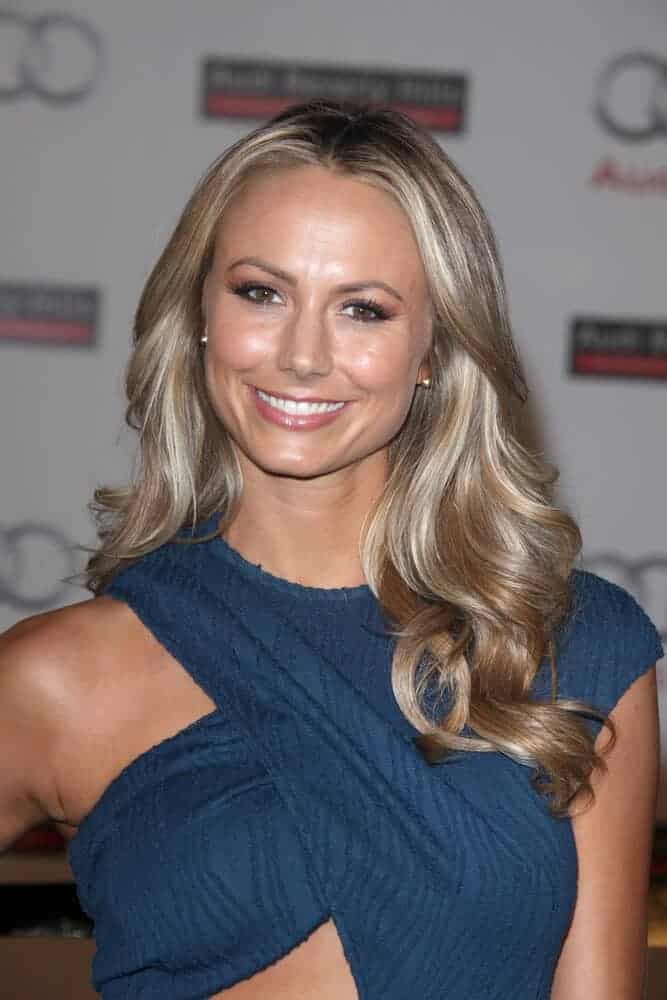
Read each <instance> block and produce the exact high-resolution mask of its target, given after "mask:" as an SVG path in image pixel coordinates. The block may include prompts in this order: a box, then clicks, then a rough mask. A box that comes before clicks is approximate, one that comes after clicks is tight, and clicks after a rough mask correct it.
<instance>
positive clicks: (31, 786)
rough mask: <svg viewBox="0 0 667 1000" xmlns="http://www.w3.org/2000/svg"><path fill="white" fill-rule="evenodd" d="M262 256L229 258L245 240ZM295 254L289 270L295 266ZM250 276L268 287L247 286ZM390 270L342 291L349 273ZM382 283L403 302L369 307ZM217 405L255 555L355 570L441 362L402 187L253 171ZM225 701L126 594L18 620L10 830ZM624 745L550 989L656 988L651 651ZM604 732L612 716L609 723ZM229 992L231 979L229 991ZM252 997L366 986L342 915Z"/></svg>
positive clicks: (325, 993)
mask: <svg viewBox="0 0 667 1000" xmlns="http://www.w3.org/2000/svg"><path fill="white" fill-rule="evenodd" d="M244 256H253V257H255V258H261V260H262V261H263V262H264V263H263V266H262V267H260V266H259V265H258V264H257V263H254V264H248V263H245V264H243V265H239V266H237V267H234V268H231V265H232V263H233V262H234V261H235V260H237V259H238V258H239V257H244ZM266 265H268V266H269V267H272V268H274V269H275V268H276V267H278V268H280V269H281V271H283V272H286V273H288V274H289V275H290V276H291V279H292V281H288V280H287V279H286V278H285V277H284V276H283V277H277V276H276V275H275V274H272V273H270V272H269V271H267V270H266ZM242 281H243V282H246V281H252V283H253V284H255V285H261V286H265V287H268V289H270V290H271V291H269V292H267V291H263V292H261V293H260V292H255V293H253V295H254V297H255V298H257V297H259V298H265V299H267V300H268V304H267V305H261V304H259V303H258V302H256V301H255V302H253V301H252V297H250V298H248V297H246V298H242V297H241V296H240V295H238V294H236V293H235V292H234V290H233V286H234V285H239V284H240V283H241V282H242ZM366 281H376V282H377V281H382V282H384V283H385V284H387V285H390V286H392V288H394V289H395V291H396V292H398V294H399V296H400V299H399V298H396V297H395V296H394V295H392V294H391V293H390V292H388V291H387V290H386V289H385V288H380V287H376V286H374V287H373V288H370V289H366V290H364V291H363V292H355V293H350V292H341V291H340V289H339V287H338V286H339V285H340V284H343V283H344V284H349V283H353V282H354V283H358V282H366ZM369 294H371V295H372V297H373V298H374V299H376V300H377V302H378V304H380V305H381V306H382V307H383V308H385V309H386V310H387V311H388V312H389V314H390V318H388V319H387V320H385V321H382V322H380V321H374V320H370V319H368V316H369V313H368V312H367V311H365V310H364V308H363V307H359V306H358V305H356V306H355V305H354V303H355V302H357V303H358V302H359V300H360V299H362V298H364V297H367V296H368V295H369ZM202 305H203V309H204V313H205V316H206V320H207V324H208V343H207V345H206V349H205V354H204V365H205V371H206V382H207V386H208V391H209V394H210V398H211V401H212V403H213V405H214V407H215V409H216V411H217V413H218V414H219V416H220V419H221V420H222V421H223V423H224V424H225V426H226V427H227V429H228V431H229V433H230V435H231V437H232V439H233V441H234V446H235V448H236V451H237V454H238V457H239V461H240V464H241V468H242V472H243V479H244V490H243V498H242V502H241V505H240V510H239V513H238V516H237V518H236V519H235V520H234V522H233V524H232V525H231V526H230V528H229V530H228V533H227V538H228V541H229V542H230V544H232V545H233V546H234V547H235V548H236V549H237V550H238V551H239V552H240V553H241V554H242V555H243V556H244V557H245V558H246V559H249V560H251V561H253V562H258V563H261V564H262V566H264V567H265V568H266V569H267V570H268V571H269V572H271V573H273V574H275V575H277V576H282V577H283V578H285V579H289V580H292V581H294V582H297V583H303V584H306V585H310V586H321V587H334V586H355V585H356V584H358V583H360V582H362V580H363V575H362V571H361V566H360V563H359V556H358V551H357V545H358V537H359V531H360V528H361V525H362V523H363V519H364V517H365V516H366V514H367V512H368V510H369V509H370V506H371V505H372V503H373V502H374V500H375V498H376V497H377V495H378V493H379V491H380V490H381V488H382V485H383V482H384V478H385V476H386V449H387V446H388V444H389V442H390V441H391V439H392V438H393V436H394V435H395V434H396V433H397V432H398V430H399V429H400V427H401V425H402V423H403V421H404V419H405V416H406V414H407V412H408V410H409V406H410V402H411V400H412V398H413V394H414V393H415V392H416V391H417V392H422V391H428V390H427V389H421V388H416V383H417V382H419V381H420V380H421V379H422V378H425V377H427V376H428V375H429V370H428V361H427V357H428V348H429V344H430V312H429V302H428V296H427V292H426V281H425V276H424V273H423V269H422V266H421V262H420V258H419V254H418V252H417V248H416V245H415V243H414V239H413V236H412V233H411V230H410V227H409V223H408V221H407V219H406V218H405V217H404V215H403V214H402V212H401V210H400V208H399V207H398V205H397V204H396V203H394V202H393V200H392V199H391V198H390V197H389V196H388V195H387V194H385V193H384V192H380V191H378V190H376V189H375V188H372V187H370V186H369V185H367V184H364V183H362V182H359V181H356V180H354V179H352V178H349V177H344V176H340V175H336V174H333V173H329V172H327V171H326V170H323V169H322V168H317V167H304V168H298V169H294V170H290V171H284V172H280V173H276V174H274V175H272V176H270V177H265V178H263V179H262V180H261V181H259V180H258V181H257V182H256V183H253V184H252V185H251V186H249V187H248V189H247V190H246V192H245V193H244V195H243V196H242V198H239V200H238V201H237V202H235V204H234V206H233V207H232V209H231V211H230V212H229V213H228V214H227V215H226V217H225V221H224V224H223V225H222V226H221V227H220V230H219V233H218V238H217V243H216V252H215V255H214V262H213V266H212V269H211V272H210V274H209V276H208V277H207V279H206V282H205V286H204V297H203V302H202ZM255 386H259V387H260V388H262V389H265V390H267V391H270V392H272V393H277V394H280V395H287V396H289V395H292V396H295V397H298V398H304V397H308V396H310V397H311V398H312V397H317V398H323V399H328V400H339V401H340V400H344V401H345V402H346V404H347V405H346V408H345V410H344V412H342V413H341V415H340V417H338V418H337V419H336V420H335V421H334V422H333V423H331V424H329V425H327V426H326V427H322V428H318V429H317V430H307V431H304V430H294V429H292V428H285V427H278V426H277V425H275V424H274V423H271V422H269V421H267V420H265V419H264V418H263V417H262V416H261V414H260V413H259V412H258V410H257V407H256V404H255V400H254V397H253V394H252V393H253V387H255ZM213 708H214V705H213V702H212V701H211V700H210V699H209V698H208V696H207V695H206V694H205V693H204V692H203V691H202V690H201V688H199V687H198V686H197V685H196V684H195V683H194V681H193V680H192V678H191V677H190V676H189V674H188V673H187V672H186V671H185V670H184V669H183V668H182V667H181V666H180V664H179V663H178V662H177V661H175V660H174V659H173V658H172V657H171V656H170V655H169V654H168V653H167V652H166V650H165V649H164V648H163V647H161V646H160V645H159V643H158V642H157V641H156V640H155V639H154V638H153V637H152V635H151V634H150V633H149V632H148V631H147V630H146V629H145V628H144V626H143V625H142V624H141V623H140V622H139V621H138V619H137V618H136V617H135V615H134V614H133V612H132V611H131V610H130V609H129V608H128V607H127V606H126V605H124V604H123V603H121V602H118V601H114V600H112V599H110V598H106V597H99V598H95V599H93V600H90V601H84V602H81V603H80V604H76V605H72V606H71V607H68V608H63V609H60V610H58V611H54V612H50V613H48V614H45V615H38V616H35V617H33V618H30V619H27V620H26V621H24V622H21V623H20V624H18V625H16V626H14V627H13V628H12V629H10V630H9V631H8V632H7V633H5V635H4V636H1V637H0V848H2V847H7V846H9V845H10V844H11V843H12V841H13V840H14V839H15V838H16V837H17V836H18V835H19V834H20V833H22V832H23V831H24V830H26V829H29V828H30V827H31V826H34V825H35V824H37V823H40V822H42V821H44V820H46V819H52V820H54V821H55V822H56V823H57V824H58V825H59V828H60V829H61V830H62V831H63V832H64V833H65V835H66V836H69V835H71V834H72V833H73V831H74V830H75V829H76V827H77V825H78V823H80V822H81V819H82V818H83V817H84V816H85V815H87V813H88V812H89V811H90V810H91V809H92V808H93V806H94V805H95V803H96V802H97V800H98V799H99V797H100V795H101V794H102V793H103V791H104V789H105V788H106V787H107V785H108V784H109V782H110V781H111V780H112V779H113V778H114V777H115V776H116V775H117V774H118V773H119V772H120V771H121V770H122V769H123V768H124V767H126V766H127V765H128V764H129V763H130V762H131V761H133V760H134V759H135V758H136V757H137V756H139V755H140V754H141V753H143V752H145V751H146V750H148V749H149V748H151V747H152V746H154V745H155V744H156V743H158V742H160V741H161V740H163V739H165V738H167V737H169V736H172V735H174V734H175V733H177V732H178V731H179V730H180V729H182V728H183V727H184V726H186V725H188V724H189V723H191V722H193V721H194V720H195V719H197V718H200V717H201V716H203V715H205V714H206V713H207V712H209V711H211V710H212V709H213ZM612 714H613V718H614V719H615V721H616V724H617V727H618V731H619V741H618V744H617V746H616V748H615V749H614V751H613V752H612V755H611V756H610V757H609V758H608V762H609V772H608V773H607V774H606V775H601V776H599V778H598V779H597V781H596V784H595V788H596V792H597V799H596V803H595V806H594V807H593V809H591V810H589V811H588V812H587V813H585V814H583V816H581V817H578V818H576V819H575V821H574V823H573V830H574V834H575V839H576V843H577V852H578V860H579V871H580V881H579V889H578V897H577V903H576V909H575V914H574V918H573V921H572V925H571V928H570V930H569V933H568V935H567V938H566V940H565V942H564V945H563V950H562V953H561V956H560V960H559V963H558V967H557V970H556V977H555V980H554V987H553V991H552V1000H579V998H581V1000H584V998H585V1000H639V997H640V985H639V984H640V981H641V970H642V968H643V962H644V953H645V941H646V903H645V889H646V882H647V878H648V859H649V853H650V841H651V832H652V824H653V816H654V809H655V795H656V781H657V755H658V752H657V745H658V741H657V700H656V691H655V668H653V669H651V670H649V671H647V672H646V673H645V674H644V676H642V677H641V678H640V679H638V680H637V681H636V682H635V683H634V684H633V685H632V686H631V688H630V689H629V690H628V691H627V692H626V694H625V695H624V696H623V697H622V698H621V699H620V701H619V703H618V705H617V706H616V708H615V709H614V712H613V713H612ZM603 738H604V733H603V734H602V737H601V739H603ZM221 995H222V994H218V996H221ZM224 996H225V997H230V998H232V997H233V998H234V1000H264V998H267V1000H268V998H269V997H270V998H272V1000H296V998H299V1000H315V998H318V1000H355V998H356V996H357V992H356V988H355V985H354V982H353V981H352V978H351V975H350V971H349V967H348V964H347V961H346V959H345V956H344V954H343V950H342V947H341V943H340V938H339V936H338V933H337V930H336V927H335V925H334V923H333V922H332V921H331V920H329V921H327V922H325V923H324V924H322V925H321V926H320V927H319V928H317V929H316V930H315V931H314V932H313V934H311V935H310V937H309V938H307V940H306V941H304V942H303V943H302V944H300V945H299V946H298V947H295V948H294V949H292V951H290V952H289V953H288V954H287V955H285V956H284V957H283V958H281V959H280V960H279V961H277V962H276V963H274V964H273V965H271V966H269V967H268V968H267V969H264V970H262V971H260V972H258V973H257V974H256V975H254V976H252V977H250V978H249V979H247V980H244V981H242V982H239V983H238V984H236V985H235V986H233V987H232V988H231V989H229V990H226V991H224Z"/></svg>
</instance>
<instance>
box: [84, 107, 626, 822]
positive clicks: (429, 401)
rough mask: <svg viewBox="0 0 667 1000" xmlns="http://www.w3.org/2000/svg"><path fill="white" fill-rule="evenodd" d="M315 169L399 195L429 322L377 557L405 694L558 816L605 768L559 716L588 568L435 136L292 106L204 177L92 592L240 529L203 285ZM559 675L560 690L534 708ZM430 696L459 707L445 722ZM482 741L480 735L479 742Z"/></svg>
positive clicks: (142, 378) (152, 309)
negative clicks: (580, 561)
mask: <svg viewBox="0 0 667 1000" xmlns="http://www.w3.org/2000/svg"><path fill="white" fill-rule="evenodd" d="M305 164H313V165H318V166H323V167H326V168H328V169H331V170H334V171H338V172H342V173H344V174H346V175H351V176H353V177H355V178H356V179H358V180H362V181H365V182H367V183H369V184H372V185H375V186H376V187H377V188H380V189H382V190H384V191H385V192H387V193H389V194H390V195H391V196H392V197H393V198H395V199H396V200H397V201H398V203H399V204H400V205H401V206H402V208H403V210H404V211H405V214H406V216H407V217H408V219H409V220H410V223H411V225H412V229H413V232H414V235H415V238H416V241H417V245H418V248H419V251H420V253H421V257H422V262H423V266H424V270H425V274H426V278H427V283H428V288H429V293H430V300H431V305H432V315H433V327H432V344H431V348H430V356H429V361H430V367H431V388H430V390H429V391H427V392H416V393H415V395H414V398H413V402H412V405H411V409H410V412H409V414H408V416H407V418H406V421H405V423H404V425H403V427H402V428H401V430H400V432H399V433H398V435H397V436H396V437H395V438H394V440H393V441H392V442H391V444H390V447H389V463H388V469H389V472H388V477H387V481H386V484H385V488H384V491H383V493H382V495H381V497H380V499H379V501H378V503H377V504H376V506H375V507H374V509H373V510H372V511H370V512H369V514H368V517H367V519H366V522H365V523H364V526H363V530H362V532H361V537H360V553H361V559H362V566H363V569H364V574H365V577H366V580H367V582H368V585H369V587H370V588H371V590H372V591H373V593H374V594H375V596H376V597H377V599H378V601H379V602H380V605H381V606H382V608H383V609H384V611H385V612H386V614H387V616H388V619H389V621H390V623H391V627H392V630H393V635H394V637H395V640H396V645H395V653H394V660H393V667H392V685H393V689H394V694H395V697H396V700H397V702H398V705H399V707H400V709H401V711H402V712H403V713H404V715H405V716H406V718H407V719H409V721H410V722H411V723H412V724H413V725H414V726H415V727H416V729H417V730H418V732H419V735H418V736H417V737H416V743H417V745H418V747H419V749H420V750H421V752H422V754H423V755H424V757H425V759H426V760H428V761H429V762H436V761H439V760H441V759H443V758H444V757H445V756H446V755H447V753H448V752H449V751H451V750H457V751H486V752H488V751H491V752H493V751H496V752H500V753H503V754H506V755H507V756H509V757H510V758H512V759H514V760H516V761H519V762H520V763H521V764H524V765H529V766H531V767H532V768H533V771H532V775H531V781H532V783H533V786H534V787H535V789H536V790H537V791H538V792H539V793H540V794H544V795H545V796H546V797H547V798H548V799H549V800H550V801H549V808H550V810H551V812H552V813H553V814H554V815H564V814H566V813H567V812H569V811H571V807H572V805H573V804H574V800H575V798H576V799H577V802H578V801H579V793H582V797H583V798H584V799H587V800H588V801H590V800H592V798H593V791H592V786H591V781H590V777H591V774H592V772H593V770H594V768H595V767H599V768H601V769H602V770H604V769H605V762H604V760H603V757H602V754H601V753H598V752H597V751H596V749H595V745H594V741H593V737H592V736H591V735H590V733H589V732H588V730H587V728H586V726H585V724H584V721H583V718H582V716H593V717H595V718H597V719H599V720H600V721H602V722H603V724H604V725H606V726H607V728H608V730H609V732H610V739H609V741H608V742H607V744H606V747H605V749H607V750H608V749H610V747H611V746H612V745H613V742H614V739H615V732H614V726H613V722H612V720H611V719H609V718H608V717H606V716H605V715H603V714H602V713H600V712H597V710H595V709H594V708H592V707H591V706H589V705H586V704H584V703H582V702H579V701H574V700H569V699H568V700H565V699H557V649H556V646H557V636H558V626H559V625H560V624H561V623H563V622H564V620H565V619H566V616H567V614H568V612H569V610H570V608H571V569H572V568H573V565H574V563H575V560H576V559H577V556H578V554H579V552H580V550H581V535H580V532H579V529H578V527H577V525H576V524H575V522H574V520H573V519H572V517H571V516H570V515H569V514H568V513H567V512H566V511H564V510H563V509H560V508H559V507H557V506H556V505H555V503H554V500H553V487H554V484H555V482H556V480H557V477H558V472H557V470H556V469H555V467H554V466H553V465H551V464H549V463H547V462H545V461H544V460H543V459H542V458H541V457H540V456H539V455H538V454H536V453H534V452H533V451H531V450H529V449H528V448H527V447H526V446H525V445H524V444H522V443H521V440H520V438H519V435H518V431H517V426H516V419H515V414H514V406H515V404H516V402H517V401H519V402H525V399H526V397H527V389H526V384H525V380H524V377H523V373H522V370H521V365H520V362H519V359H518V356H517V352H516V348H515V346H514V343H513V339H512V333H511V328H510V321H509V316H508V308H507V304H506V295H505V287H504V279H503V275H502V270H501V265H500V261H499V257H498V252H497V248H496V243H495V239H494V236H493V233H492V230H491V228H490V225H489V222H488V220H487V218H486V215H485V213H484V211H483V209H482V207H481V205H480V204H479V201H478V199H477V197H476V196H475V194H474V192H473V190H472V189H471V187H470V185H469V183H468V182H467V181H466V180H465V178H464V177H463V176H462V175H461V173H460V171H459V170H458V169H457V167H456V166H455V165H454V164H453V163H452V161H451V160H450V159H449V157H448V156H447V155H446V154H445V152H444V151H443V150H442V149H441V147H440V146H439V145H438V144H437V143H436V142H435V140H434V139H433V138H432V137H431V136H430V134H429V133H428V132H426V131H425V130H424V129H422V128H421V127H420V126H418V125H416V124H415V123H414V122H413V121H412V120H411V119H410V118H409V117H407V116H406V115H404V114H401V113H399V112H397V111H393V110H389V109H383V108H371V107H368V106H360V105H352V104H349V103H347V102H337V101H324V100H317V101H309V102H306V103H303V104H298V105H293V106H291V107H289V108H288V109H287V110H285V111H284V112H282V113H280V114H279V115H277V116H276V117H274V118H273V119H272V120H271V121H269V122H267V123H266V124H263V125H261V126H260V127H258V128H256V129H254V130H253V131H251V132H250V133H249V134H247V135H245V136H243V137H242V138H241V139H239V140H238V141H237V142H235V143H234V144H233V145H232V146H230V147H229V148H228V149H227V150H226V151H225V152H224V153H223V154H222V155H221V156H220V157H219V158H218V159H217V160H216V161H214V163H213V164H212V165H211V166H210V168H209V169H208V170H207V171H206V173H205V174H204V175H203V177H202V178H201V180H200V181H199V183H198V184H197V186H196V188H195V190H194V192H193V194H192V195H191V197H190V199H189V201H188V202H187V205H186V207H185V209H184V211H183V213H182V215H181V217H180V220H179V221H178V224H177V225H176V228H175V230H174V232H173V235H172V236H171V238H170V239H169V241H168V243H167V245H166V247H165V249H164V251H163V252H162V254H161V256H160V258H159V260H158V261H157V264H156V265H155V267H154V268H153V270H152V272H151V274H150V276H149V278H148V280H147V282H146V284H145V287H144V290H143V292H142V295H141V298H140V301H139V305H138V309H137V313H136V319H135V325H134V349H133V353H132V356H131V359H130V362H129V365H128V369H127V376H126V390H127V397H128V407H127V411H126V420H127V423H128V424H129V425H130V426H131V427H133V428H134V429H135V430H136V431H137V432H138V435H139V444H140V448H139V454H138V466H137V471H136V474H135V476H134V479H133V481H132V482H131V483H130V484H129V485H126V486H124V487H122V488H109V487H100V488H99V489H97V490H96V492H95V499H94V501H93V502H92V503H91V508H92V510H93V511H94V513H95V516H96V518H97V523H98V530H99V535H100V546H99V548H98V549H97V550H96V551H95V552H94V554H93V555H92V557H91V558H90V559H89V562H88V567H87V585H88V587H89V589H90V590H92V591H93V593H99V592H101V590H103V588H104V586H105V585H106V583H107V582H108V581H109V580H110V579H111V578H112V577H113V575H114V574H115V572H116V571H117V570H118V569H119V567H120V566H121V565H122V564H124V563H125V562H126V561H127V560H133V559H136V558H138V557H140V556H141V555H143V554H145V553H147V552H149V551H150V550H152V549H154V548H156V547H157V546H159V545H161V544H162V543H164V542H166V541H169V540H171V539H173V538H174V537H175V536H176V535H178V534H179V533H180V532H182V530H183V529H184V528H185V527H189V526H192V525H195V524H197V523H199V522H200V521H202V520H204V519H206V518H208V517H210V516H212V515H213V514H214V513H215V512H217V511H219V512H221V517H222V520H221V526H222V527H224V525H225V524H228V523H230V521H231V520H233V518H234V514H235V511H236V509H237V505H238V501H239V497H240V495H241V490H242V481H241V471H240V468H239V464H238V462H237V459H236V456H235V452H234V449H233V447H232V444H231V442H230V439H229V436H228V435H227V433H226V431H225V428H224V427H223V426H222V425H221V422H220V420H219V419H218V417H217V416H216V414H215V413H214V411H213V408H212V405H211V403H210V401H209V399H208V395H207V391H206V388H205V382H204V371H203V362H202V354H201V348H200V343H199V338H200V335H201V332H202V330H203V328H204V318H203V314H202V288H203V282H204V278H205V276H206V274H207V272H208V270H209V269H210V266H211V262H212V257H213V248H214V241H215V236H216V231H217V227H218V224H219V222H220V220H221V218H222V217H223V215H224V213H225V210H226V208H227V206H228V205H229V204H230V203H231V201H232V200H233V199H234V198H235V197H236V196H237V195H238V194H239V192H240V191H241V190H242V189H243V188H244V187H245V186H246V185H247V184H248V183H249V182H251V181H252V179H253V178H254V177H256V176H257V175H258V174H259V173H260V172H261V171H265V170H269V171H273V170H277V169H283V168H290V167H294V166H303V165H305ZM544 657H548V659H549V665H550V674H551V693H550V696H549V698H548V699H543V700H537V699H535V698H534V697H532V696H531V685H532V682H533V680H534V678H535V676H536V674H537V671H538V669H539V667H540V664H541V662H542V659H543V658H544ZM429 689H430V691H431V692H433V691H434V692H435V694H436V704H439V705H444V704H445V703H446V705H447V709H446V711H444V712H443V713H442V716H441V717H440V718H437V719H435V718H434V716H433V714H432V712H430V711H427V709H426V707H425V695H426V693H427V691H428V690H429ZM465 729H467V730H468V731H469V732H470V734H471V735H465V733H464V730H465Z"/></svg>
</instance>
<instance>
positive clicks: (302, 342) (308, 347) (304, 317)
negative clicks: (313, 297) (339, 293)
mask: <svg viewBox="0 0 667 1000" xmlns="http://www.w3.org/2000/svg"><path fill="white" fill-rule="evenodd" d="M278 367H279V368H280V370H281V371H284V372H292V373H294V374H295V375H298V377H299V378H308V376H311V375H328V374H329V372H330V371H331V368H332V357H331V343H330V336H329V332H328V330H327V326H326V323H325V321H324V319H323V318H322V316H321V315H319V314H318V312H317V311H316V309H315V308H314V307H313V308H312V309H307V308H301V309H298V310H296V311H295V312H294V313H293V314H292V316H291V317H290V319H289V320H288V322H287V323H286V324H285V326H284V328H283V330H282V331H281V339H280V351H279V357H278Z"/></svg>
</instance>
